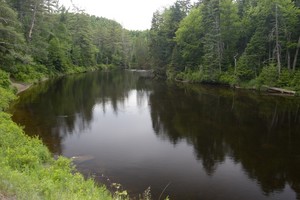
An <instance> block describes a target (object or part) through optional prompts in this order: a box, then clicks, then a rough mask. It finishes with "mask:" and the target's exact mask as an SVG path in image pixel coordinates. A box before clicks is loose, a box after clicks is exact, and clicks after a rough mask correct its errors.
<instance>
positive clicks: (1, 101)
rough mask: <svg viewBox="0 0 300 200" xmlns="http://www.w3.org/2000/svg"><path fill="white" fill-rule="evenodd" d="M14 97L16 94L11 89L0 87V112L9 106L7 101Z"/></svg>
mask: <svg viewBox="0 0 300 200" xmlns="http://www.w3.org/2000/svg"><path fill="white" fill-rule="evenodd" d="M16 98H17V96H16V95H15V94H14V93H13V91H12V90H9V89H4V88H2V87H0V112H1V111H4V110H6V109H7V108H8V107H9V103H10V102H11V101H13V100H15V99H16Z"/></svg>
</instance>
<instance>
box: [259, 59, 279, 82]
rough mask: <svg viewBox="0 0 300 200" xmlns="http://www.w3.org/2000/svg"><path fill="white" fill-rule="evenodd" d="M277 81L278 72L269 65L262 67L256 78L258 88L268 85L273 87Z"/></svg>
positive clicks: (274, 67)
mask: <svg viewBox="0 0 300 200" xmlns="http://www.w3.org/2000/svg"><path fill="white" fill-rule="evenodd" d="M277 80H278V72H277V68H276V66H275V65H273V64H271V65H268V66H266V67H264V68H263V69H262V71H261V73H260V75H259V76H258V77H257V84H258V85H259V87H260V86H262V85H268V86H275V85H276V84H277Z"/></svg>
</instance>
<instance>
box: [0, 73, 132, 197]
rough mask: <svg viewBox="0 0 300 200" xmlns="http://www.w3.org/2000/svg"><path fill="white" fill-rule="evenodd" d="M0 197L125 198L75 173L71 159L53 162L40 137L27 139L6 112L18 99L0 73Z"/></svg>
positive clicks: (5, 75)
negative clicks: (11, 103)
mask: <svg viewBox="0 0 300 200" xmlns="http://www.w3.org/2000/svg"><path fill="white" fill-rule="evenodd" d="M0 75H1V77H2V79H1V82H0V157H1V159H0V169H1V170H0V197H3V198H5V199H10V198H12V199H20V200H22V199H24V200H25V199H26V200H27V199H31V200H38V199H47V200H52V199H53V200H54V199H55V200H56V199H62V200H63V199H66V200H69V199H72V200H76V199H78V200H85V199H90V200H93V199H101V200H110V199H126V198H127V196H125V197H124V195H123V196H119V195H117V194H113V195H112V194H111V193H110V192H109V191H108V190H107V189H106V188H105V187H104V186H98V185H97V184H96V183H95V182H94V181H93V180H91V179H88V180H85V179H84V177H83V176H82V175H81V174H80V173H78V172H76V169H75V167H74V166H73V165H72V162H71V160H70V159H67V158H64V157H59V158H58V159H54V158H53V156H52V155H51V153H50V152H49V150H48V149H47V147H46V146H45V145H43V143H42V142H41V140H39V139H38V138H31V137H29V136H27V135H26V134H25V133H24V131H23V129H22V128H21V127H20V126H18V125H17V124H16V123H14V122H13V121H12V119H11V116H10V115H9V114H8V113H5V112H4V111H5V110H6V109H7V108H8V106H9V103H10V102H11V101H12V100H14V99H16V98H17V97H16V95H15V91H14V90H13V89H11V88H10V87H11V86H9V85H8V84H7V82H9V79H8V75H7V74H5V72H3V71H1V70H0Z"/></svg>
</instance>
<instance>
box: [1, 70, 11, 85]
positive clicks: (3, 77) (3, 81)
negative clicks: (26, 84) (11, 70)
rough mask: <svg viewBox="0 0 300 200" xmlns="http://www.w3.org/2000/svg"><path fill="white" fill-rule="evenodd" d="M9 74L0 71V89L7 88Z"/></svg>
mask: <svg viewBox="0 0 300 200" xmlns="http://www.w3.org/2000/svg"><path fill="white" fill-rule="evenodd" d="M9 86H10V81H9V74H8V73H6V72H4V71H2V70H1V69H0V87H3V88H9Z"/></svg>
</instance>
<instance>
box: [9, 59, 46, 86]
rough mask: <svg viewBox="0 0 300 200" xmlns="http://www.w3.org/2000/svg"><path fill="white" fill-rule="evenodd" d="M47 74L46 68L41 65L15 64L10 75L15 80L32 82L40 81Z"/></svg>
mask: <svg viewBox="0 0 300 200" xmlns="http://www.w3.org/2000/svg"><path fill="white" fill-rule="evenodd" d="M48 74H49V72H48V69H47V68H46V67H45V66H43V65H38V64H35V65H17V66H16V72H15V73H14V74H12V76H13V77H14V78H15V79H16V80H17V81H22V82H26V83H32V82H36V81H40V80H42V79H43V78H45V77H46V76H47V75H48Z"/></svg>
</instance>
